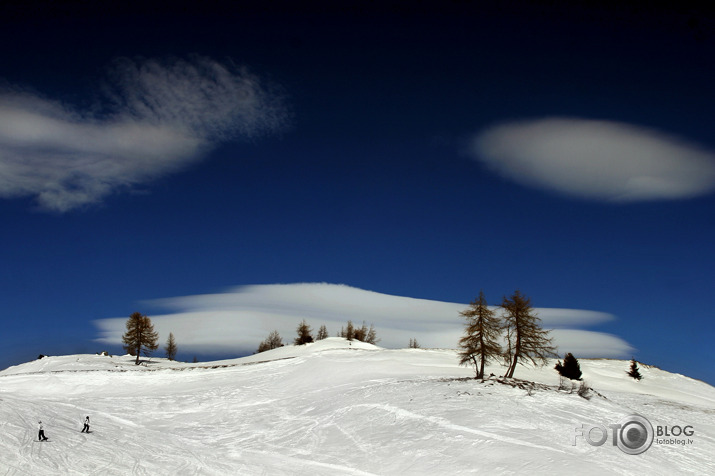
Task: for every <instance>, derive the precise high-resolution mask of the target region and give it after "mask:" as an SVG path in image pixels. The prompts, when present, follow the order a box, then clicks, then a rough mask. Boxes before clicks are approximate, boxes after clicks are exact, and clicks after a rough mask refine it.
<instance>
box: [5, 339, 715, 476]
mask: <svg viewBox="0 0 715 476" xmlns="http://www.w3.org/2000/svg"><path fill="white" fill-rule="evenodd" d="M328 341H329V342H327V343H323V344H320V345H317V344H316V345H313V346H303V347H300V348H297V347H293V346H286V348H281V349H276V350H275V351H271V352H269V353H264V354H261V355H260V356H251V357H249V358H245V359H237V360H236V361H229V362H228V363H226V362H222V363H220V364H218V363H217V365H207V364H201V366H198V365H194V366H192V365H191V364H181V363H168V362H162V361H157V362H154V363H153V365H154V367H153V368H151V371H148V370H147V369H138V368H134V367H133V366H131V365H126V366H124V363H123V361H122V360H121V359H122V358H120V357H116V358H109V357H105V358H103V359H98V358H96V356H64V357H55V358H49V359H50V360H46V361H45V359H43V361H35V362H31V363H28V364H25V365H26V368H25V367H23V366H19V367H18V368H11V369H8V370H7V371H3V372H0V475H30V474H32V475H33V476H35V475H58V474H63V475H64V474H67V475H164V474H166V475H226V474H240V475H261V474H265V475H271V476H272V475H293V474H310V475H326V476H327V475H331V476H333V475H350V476H356V475H361V476H362V475H402V474H411V475H420V474H425V475H427V474H429V475H435V474H445V475H454V474H474V473H489V474H513V473H521V472H529V473H530V474H564V475H566V474H573V473H574V472H577V473H580V474H634V475H635V474H638V475H641V474H655V475H658V474H684V473H685V474H687V473H691V474H715V465H714V464H713V462H712V461H711V459H712V458H711V456H710V455H711V454H714V453H715V389H713V388H712V387H710V386H708V385H706V384H704V383H702V382H697V381H694V380H691V379H688V378H686V377H683V376H679V375H674V374H668V373H667V372H663V371H660V370H658V369H644V373H645V378H644V380H643V381H642V382H638V383H637V382H633V381H631V379H628V378H627V377H625V378H624V376H625V372H622V369H621V367H624V368H625V367H626V366H627V362H623V361H605V360H604V361H599V360H594V361H582V362H581V367H582V369H583V370H584V375H585V377H586V379H587V380H588V381H589V383H590V384H591V385H592V386H593V387H594V388H595V389H596V390H598V391H599V392H600V393H601V394H602V395H603V396H604V397H605V398H604V397H601V396H593V397H592V398H591V400H585V399H583V398H580V397H579V396H578V395H576V394H575V393H573V394H569V393H567V392H564V391H557V390H556V386H557V384H558V377H557V375H556V373H555V372H554V371H553V369H551V368H549V367H546V368H544V369H528V368H522V367H520V368H519V369H518V370H517V374H516V375H517V376H518V377H519V378H522V379H528V380H533V381H536V382H540V383H541V384H543V385H542V387H541V388H537V389H535V390H533V391H532V392H531V394H530V392H528V391H526V390H524V389H521V388H515V387H512V386H510V385H505V384H501V383H498V382H497V381H495V380H493V379H492V380H487V381H485V382H478V381H475V380H473V379H467V378H466V377H470V376H472V375H473V369H471V368H466V367H459V366H458V365H457V364H456V362H457V358H456V356H455V353H454V351H448V350H418V351H416V350H412V349H411V350H381V349H379V348H366V349H364V350H370V351H369V352H360V351H355V349H349V348H340V346H341V345H342V341H340V340H339V339H328ZM321 346H322V347H321ZM330 346H333V347H337V348H333V347H330ZM271 356H273V357H274V358H275V360H270V357H271ZM52 359H55V360H54V361H53V360H52ZM259 360H260V362H259ZM247 364H250V365H247ZM40 366H42V368H40ZM60 367H61V369H62V370H60V369H59V368H60ZM117 368H120V369H122V371H116V369H117ZM500 370H501V368H500V367H493V368H490V369H489V371H488V373H489V372H494V373H495V374H498V372H500ZM621 373H622V374H623V375H621ZM633 413H639V414H642V415H644V416H646V417H647V418H648V419H649V420H650V421H651V422H652V423H653V425H681V426H682V425H686V424H689V425H692V426H693V428H694V429H695V434H694V435H693V437H692V438H693V441H694V442H693V444H692V445H689V446H667V445H657V444H655V443H654V444H653V446H652V447H651V448H650V449H649V450H648V451H647V452H645V453H644V454H642V455H638V456H631V455H626V454H625V453H623V452H622V451H620V450H619V449H618V448H615V447H613V446H611V445H610V438H609V444H606V445H603V446H600V447H594V446H590V445H588V444H587V443H586V442H585V441H584V440H583V439H580V440H578V441H577V445H576V446H574V445H573V444H572V443H573V440H574V436H573V435H574V427H575V425H578V424H581V423H600V424H604V425H607V424H609V423H615V422H617V421H618V420H620V419H621V418H622V417H624V416H626V415H629V414H633ZM86 415H90V418H91V419H92V426H91V431H92V433H90V434H84V433H80V430H81V428H82V420H83V418H84V416H86ZM39 420H42V421H43V423H44V424H45V432H46V434H47V436H48V437H49V438H50V441H49V442H42V443H41V442H38V441H37V421H39Z"/></svg>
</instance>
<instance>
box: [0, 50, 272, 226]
mask: <svg viewBox="0 0 715 476" xmlns="http://www.w3.org/2000/svg"><path fill="white" fill-rule="evenodd" d="M110 77H111V78H112V79H111V82H110V83H107V84H105V85H104V86H103V87H102V88H101V89H102V91H103V97H104V98H105V100H104V102H103V103H101V104H95V105H93V107H91V108H90V110H86V111H81V110H78V109H76V108H74V107H72V106H70V105H67V104H63V103H61V102H60V101H57V100H53V99H48V98H45V97H42V96H40V95H38V94H34V93H29V92H25V91H21V90H20V89H18V88H6V89H5V90H4V91H0V197H5V198H14V197H28V196H29V197H35V198H36V200H37V202H38V204H39V205H40V206H41V207H42V208H44V209H47V210H53V211H58V212H64V211H67V210H70V209H73V208H76V207H79V206H82V205H86V204H91V203H95V202H98V201H101V200H102V199H103V198H104V197H105V196H107V195H108V194H110V193H112V192H114V191H116V190H117V189H121V188H126V187H131V186H134V185H137V184H141V183H145V182H147V181H150V180H152V179H154V178H156V177H158V176H161V175H163V174H166V173H169V172H172V171H175V170H177V169H180V168H182V167H184V166H186V165H187V164H188V163H190V162H193V161H196V160H198V159H200V158H201V157H203V156H204V155H205V154H206V153H207V152H208V151H210V150H211V149H212V148H213V147H215V146H216V145H218V144H219V143H221V142H222V141H227V140H232V139H236V138H250V137H254V136H256V135H258V134H261V133H264V132H267V131H271V130H275V129H276V128H278V127H280V126H281V125H282V124H283V123H284V122H285V117H286V114H285V110H284V107H283V105H282V103H281V100H280V97H279V96H278V95H275V94H272V93H271V92H270V91H269V90H268V89H266V88H265V87H264V86H263V85H262V84H261V82H260V81H259V79H258V78H257V77H255V76H254V75H252V74H250V73H248V72H247V71H246V70H244V69H241V68H238V67H236V66H234V65H232V64H223V63H219V62H216V61H214V60H211V59H209V58H205V57H193V58H192V59H191V60H180V59H173V60H165V61H159V60H129V59H122V60H118V61H116V62H115V64H114V65H113V67H112V70H111V74H110Z"/></svg>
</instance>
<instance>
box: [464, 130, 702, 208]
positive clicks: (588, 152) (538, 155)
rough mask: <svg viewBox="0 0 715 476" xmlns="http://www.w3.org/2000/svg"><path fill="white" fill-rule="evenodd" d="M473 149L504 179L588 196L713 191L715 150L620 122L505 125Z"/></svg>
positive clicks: (626, 198) (660, 196) (624, 198)
mask: <svg viewBox="0 0 715 476" xmlns="http://www.w3.org/2000/svg"><path fill="white" fill-rule="evenodd" d="M471 153H472V154H473V156H474V157H475V158H476V159H477V160H479V161H480V162H482V163H483V164H485V165H486V166H488V167H489V168H490V169H492V170H493V171H495V172H497V173H499V174H500V175H502V176H504V177H506V178H509V179H511V180H514V181H516V182H519V183H522V184H524V185H530V186H535V187H539V188H544V189H548V190H553V191H556V192H559V193H562V194H566V195H571V196H576V197H580V198H585V199H592V200H600V201H611V202H637V201H646V200H667V199H681V198H690V197H695V196H698V195H703V194H707V193H710V192H712V191H713V190H715V152H713V151H710V150H706V149H704V148H702V147H699V146H697V145H694V144H689V143H686V142H684V141H681V140H678V139H675V138H673V137H669V136H667V135H665V134H661V133H659V132H656V131H653V130H650V129H645V128H642V127H635V126H632V125H628V124H623V123H618V122H609V121H595V120H584V119H564V118H553V119H543V120H535V121H525V122H511V123H506V124H501V125H497V126H494V127H491V128H488V129H486V130H484V131H482V132H481V133H479V134H478V135H477V136H476V137H475V138H474V141H473V143H472V149H471Z"/></svg>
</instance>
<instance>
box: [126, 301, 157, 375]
mask: <svg viewBox="0 0 715 476" xmlns="http://www.w3.org/2000/svg"><path fill="white" fill-rule="evenodd" d="M157 339H159V334H158V333H157V332H154V325H153V324H152V323H151V319H149V318H148V317H147V316H145V315H143V314H141V313H139V312H135V313H133V314H132V315H131V316H129V319H128V320H127V332H125V333H124V335H123V336H122V342H123V343H124V349H125V350H126V351H127V352H129V353H130V354H132V355H136V356H137V360H136V362H135V363H136V365H139V355H140V354H141V353H142V352H143V353H144V355H145V356H149V355H151V353H152V352H153V351H155V350H156V349H157V348H158V347H159V345H158V344H157V343H156V341H157Z"/></svg>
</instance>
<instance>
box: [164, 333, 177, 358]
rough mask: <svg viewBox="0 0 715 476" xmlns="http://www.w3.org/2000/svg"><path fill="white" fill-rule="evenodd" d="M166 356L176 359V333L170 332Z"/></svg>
mask: <svg viewBox="0 0 715 476" xmlns="http://www.w3.org/2000/svg"><path fill="white" fill-rule="evenodd" d="M165 349H166V358H167V359H169V360H174V359H175V358H176V341H175V340H174V334H173V333H172V332H169V338H168V339H167V340H166V347H165Z"/></svg>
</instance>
